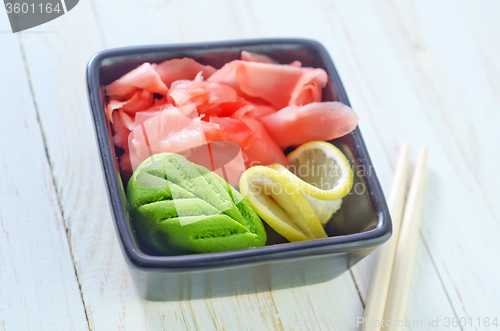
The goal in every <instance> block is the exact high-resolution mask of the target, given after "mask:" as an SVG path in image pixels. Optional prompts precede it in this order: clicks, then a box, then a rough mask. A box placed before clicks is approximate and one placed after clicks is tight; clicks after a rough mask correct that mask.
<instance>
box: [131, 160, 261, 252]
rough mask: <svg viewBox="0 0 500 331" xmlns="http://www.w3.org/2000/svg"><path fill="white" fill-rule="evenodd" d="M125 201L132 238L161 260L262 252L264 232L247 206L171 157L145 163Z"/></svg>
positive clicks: (206, 174) (215, 180) (198, 169)
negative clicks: (253, 250)
mask: <svg viewBox="0 0 500 331" xmlns="http://www.w3.org/2000/svg"><path fill="white" fill-rule="evenodd" d="M127 200H128V203H129V206H130V214H131V216H132V220H133V223H134V227H135V229H136V232H137V234H138V235H139V236H140V237H141V238H142V239H143V240H144V241H145V242H146V243H148V244H149V245H150V246H151V247H152V248H154V249H155V250H157V251H158V252H159V253H161V254H164V255H181V254H192V253H212V252H223V251H230V250H238V249H245V248H251V247H259V246H264V245H265V244H266V239H267V237H266V232H265V230H264V226H263V224H262V221H261V219H260V217H259V216H258V215H257V213H256V212H255V211H254V210H253V209H252V207H251V206H250V204H249V203H248V201H247V200H246V199H245V198H244V197H243V196H242V195H241V194H240V193H239V192H238V191H237V190H235V189H234V188H233V187H231V186H230V185H229V184H228V183H227V182H226V181H224V180H223V179H222V178H221V177H220V176H218V175H217V174H215V173H213V172H211V171H209V170H207V169H206V168H204V167H202V166H199V165H197V164H194V163H192V162H190V161H188V160H187V159H186V158H185V157H183V156H181V155H178V154H173V153H161V154H156V155H153V156H152V157H150V158H148V159H146V160H145V161H144V162H142V163H141V165H140V166H139V167H138V168H137V170H136V171H135V172H134V174H133V175H132V178H131V179H130V181H129V183H128V186H127Z"/></svg>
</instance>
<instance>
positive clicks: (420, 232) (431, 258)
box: [418, 230, 464, 331]
mask: <svg viewBox="0 0 500 331" xmlns="http://www.w3.org/2000/svg"><path fill="white" fill-rule="evenodd" d="M418 232H419V234H420V239H422V243H423V244H424V247H425V250H426V251H427V254H428V255H429V259H430V260H431V263H432V267H433V268H434V270H435V271H436V275H437V277H438V279H439V283H441V287H442V288H443V291H444V294H445V295H446V299H447V300H448V303H449V304H450V307H451V310H452V311H453V314H454V315H455V318H456V319H457V320H460V319H459V317H458V315H457V312H456V310H455V307H454V306H453V302H452V301H451V298H450V295H449V294H448V290H447V289H446V286H445V285H444V282H443V278H441V275H440V274H439V270H438V268H437V265H436V262H435V261H434V258H433V257H432V255H431V252H430V250H429V246H427V241H425V238H424V236H423V234H422V230H419V231H418ZM458 326H459V327H460V330H461V331H464V329H463V328H462V325H460V323H458Z"/></svg>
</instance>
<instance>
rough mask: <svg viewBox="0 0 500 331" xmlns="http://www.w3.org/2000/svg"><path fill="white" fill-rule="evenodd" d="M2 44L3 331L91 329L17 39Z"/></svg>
mask: <svg viewBox="0 0 500 331" xmlns="http://www.w3.org/2000/svg"><path fill="white" fill-rule="evenodd" d="M9 29H10V27H9V23H8V20H7V15H3V14H2V15H1V17H0V30H4V31H8V30H9ZM0 43H1V45H2V52H0V72H1V73H2V75H1V76H0V98H1V99H2V100H3V105H2V117H3V118H2V120H1V121H0V140H1V141H2V144H0V164H1V172H2V173H1V175H0V186H1V188H2V189H1V190H0V330H88V324H87V321H86V318H85V311H84V308H83V304H82V299H81V297H80V291H79V288H78V282H77V280H76V277H75V270H74V266H73V261H72V259H71V254H70V247H69V245H68V239H67V236H66V230H65V228H64V223H63V219H62V216H61V209H60V206H59V203H58V199H57V194H56V191H55V189H54V185H53V178H52V174H51V169H50V165H49V163H48V160H47V155H46V153H45V146H44V142H43V137H42V133H41V131H40V125H39V122H38V120H37V113H36V108H35V104H34V103H33V98H32V96H31V92H30V86H29V77H28V74H27V72H26V70H25V64H24V63H23V57H22V54H21V49H20V45H19V41H18V37H17V36H16V35H13V34H1V35H0Z"/></svg>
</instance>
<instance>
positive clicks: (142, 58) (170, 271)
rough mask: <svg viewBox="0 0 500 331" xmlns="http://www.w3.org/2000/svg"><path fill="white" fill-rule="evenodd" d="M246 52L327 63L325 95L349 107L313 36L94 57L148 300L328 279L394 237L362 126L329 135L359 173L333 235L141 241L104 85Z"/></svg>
mask: <svg viewBox="0 0 500 331" xmlns="http://www.w3.org/2000/svg"><path fill="white" fill-rule="evenodd" d="M242 50H247V51H251V52H257V53H261V54H266V55H268V56H270V57H272V58H274V59H275V60H277V61H278V62H280V63H291V62H293V61H295V60H298V61H301V62H302V63H303V65H304V66H309V67H316V68H323V69H325V70H326V72H327V73H328V77H329V80H328V85H327V86H326V88H325V89H324V90H323V100H325V101H332V100H338V101H341V102H343V103H344V104H347V105H349V100H348V99H347V96H346V93H345V91H344V87H343V86H342V83H341V81H340V78H339V76H338V74H337V71H336V70H335V67H334V65H333V62H332V60H331V58H330V56H329V55H328V52H327V51H326V49H325V48H324V47H323V46H322V45H321V44H319V43H318V42H316V41H312V40H307V39H257V40H239V41H223V42H211V43H199V44H181V45H153V46H139V47H127V48H120V49H113V50H107V51H103V52H100V53H98V54H96V55H95V56H94V57H92V59H91V60H90V61H89V64H88V67H87V87H88V96H89V102H90V108H91V110H92V115H93V118H94V126H95V132H96V137H97V144H98V147H99V152H100V159H101V163H102V170H103V173H104V179H105V181H106V188H107V191H108V196H109V202H110V207H111V210H112V214H113V216H114V220H115V222H114V223H115V229H116V232H117V234H118V238H119V242H120V245H121V248H122V252H123V255H124V257H125V260H126V261H127V264H128V266H129V269H130V273H131V274H132V278H133V280H134V283H135V285H136V287H137V290H138V292H139V294H140V295H141V296H142V297H144V298H145V299H148V300H156V301H168V300H185V299H196V298H208V297H219V296H227V295H237V294H243V293H252V292H257V291H267V290H271V289H273V290H274V289H281V288H287V287H293V286H301V285H307V284H314V283H318V282H324V281H327V280H330V279H332V278H335V277H337V276H339V275H340V274H342V273H343V272H345V271H347V270H348V269H349V268H350V267H352V266H353V265H354V264H356V263H357V262H359V261H360V260H361V259H362V258H364V257H365V256H367V255H368V254H369V253H370V252H372V251H373V250H374V249H375V248H377V247H378V246H379V245H381V244H382V243H384V242H385V241H387V240H388V239H389V237H390V236H391V232H392V227H391V219H390V216H389V211H388V208H387V204H386V201H385V198H384V194H383V192H382V189H381V187H380V183H379V181H378V179H377V175H376V174H375V171H374V169H373V166H372V162H371V160H370V156H369V155H368V151H367V150H366V146H365V143H364V141H363V137H362V136H361V132H360V131H359V128H357V129H356V130H355V131H353V132H352V133H350V134H348V135H346V136H344V137H342V138H339V139H335V140H333V141H331V142H332V143H333V144H335V145H336V146H337V147H339V148H340V149H341V150H342V151H343V152H344V153H345V155H346V156H347V157H348V159H350V162H351V164H352V165H353V167H354V174H355V178H354V186H353V190H352V191H351V193H350V195H348V196H347V197H346V198H344V202H343V205H342V208H341V209H340V210H339V211H338V212H337V213H336V214H334V217H333V218H332V220H331V221H330V222H329V223H328V224H327V226H326V232H327V234H328V235H329V238H326V239H317V240H311V241H304V242H296V243H286V242H285V241H284V240H283V238H281V237H280V236H279V235H277V234H276V233H274V232H273V231H272V230H271V229H269V228H267V230H269V231H268V243H267V245H266V246H264V247H259V248H252V249H245V250H239V251H230V252H222V253H210V254H197V255H185V256H158V255H155V253H154V252H151V251H149V250H148V249H147V248H146V246H145V245H143V244H142V243H141V241H140V239H139V238H138V237H137V236H136V234H135V231H134V227H133V223H132V221H131V220H130V217H129V213H128V205H127V201H126V198H125V193H124V190H123V184H122V180H121V177H120V174H119V167H118V163H117V159H116V155H115V149H114V144H113V139H112V130H111V127H110V125H109V123H108V121H107V119H106V116H105V112H104V109H105V102H106V97H105V94H104V86H106V85H107V84H109V83H111V82H112V81H114V80H115V79H117V78H119V77H121V76H122V75H123V74H125V73H127V72H128V71H130V70H132V69H134V68H135V67H137V66H138V65H139V64H141V63H143V62H146V61H147V62H151V63H158V62H161V61H164V60H167V59H172V58H182V57H190V58H193V59H195V60H197V61H198V62H201V63H203V64H210V65H212V66H214V67H216V68H220V67H221V66H222V65H223V64H225V63H227V62H229V61H231V60H234V59H238V58H239V56H240V52H241V51H242Z"/></svg>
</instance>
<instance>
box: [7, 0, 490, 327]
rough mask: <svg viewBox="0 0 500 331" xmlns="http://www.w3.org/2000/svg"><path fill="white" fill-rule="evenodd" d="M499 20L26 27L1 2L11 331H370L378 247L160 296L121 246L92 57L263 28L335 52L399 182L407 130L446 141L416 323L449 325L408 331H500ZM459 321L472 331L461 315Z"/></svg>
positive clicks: (386, 177)
mask: <svg viewBox="0 0 500 331" xmlns="http://www.w3.org/2000/svg"><path fill="white" fill-rule="evenodd" d="M284 9H286V11H283V10H284ZM499 15H500V2H499V1H495V0H490V1H487V0H485V1H472V0H470V1H453V2H452V1H443V0H439V1H437V0H414V1H407V0H403V1H396V0H382V1H359V0H356V1H340V0H337V1H329V0H328V1H327V0H309V1H291V0H288V1H272V0H262V1H239V0H238V1H236V0H226V1H222V0H221V1H208V0H199V1H196V0H189V1H188V0H170V1H166V0H143V1H137V0H81V1H80V3H79V4H78V6H77V7H75V9H73V10H72V11H71V12H69V13H68V14H66V15H64V16H63V17H60V18H59V19H56V20H54V21H52V22H49V23H47V24H45V25H42V26H40V27H37V28H34V29H32V30H29V31H27V32H24V33H19V34H16V35H14V34H12V33H8V32H6V31H9V30H10V27H9V25H8V20H7V15H6V13H5V11H4V10H3V9H0V30H1V31H2V33H0V96H1V97H0V112H1V118H0V330H9V331H10V330H51V331H53V330H87V329H90V330H99V331H100V330H103V331H111V330H134V331H136V330H196V329H201V330H299V329H301V330H302V329H304V330H306V329H307V330H355V329H357V328H356V327H354V326H352V324H351V321H352V320H355V319H356V318H357V317H358V316H362V314H363V305H364V301H365V299H366V295H367V290H368V286H369V282H370V275H371V270H372V265H373V256H370V257H368V258H366V259H365V260H363V261H362V262H361V263H359V264H358V265H356V266H355V267H353V268H352V270H351V271H350V272H347V273H345V274H343V275H342V276H340V277H338V278H337V279H335V280H332V281H329V282H327V283H323V284H318V285H314V286H309V287H301V288H295V289H288V290H280V291H272V292H265V293H259V294H252V295H242V296H237V297H229V298H218V299H212V300H196V301H185V302H168V303H157V302H148V301H145V300H143V299H141V298H140V297H139V296H138V295H137V294H136V292H135V289H134V285H133V284H132V280H131V277H130V275H129V272H128V270H127V267H126V265H125V262H124V259H123V257H122V254H121V251H120V248H119V246H118V242H117V239H116V236H115V233H114V229H113V225H112V220H111V216H110V212H109V209H108V202H107V197H106V194H105V190H104V185H103V180H102V176H101V169H100V165H99V160H98V158H97V156H98V154H97V148H96V143H95V139H94V132H93V128H92V124H91V117H90V111H89V108H88V104H87V95H86V90H85V76H84V72H85V65H86V63H87V61H88V60H89V58H90V57H91V56H92V54H94V53H96V52H98V51H100V50H103V49H107V48H114V47H119V46H128V45H140V44H159V43H180V42H196V41H207V40H225V39H239V38H260V37H306V38H313V39H316V40H319V41H320V42H322V43H323V44H324V45H325V46H326V47H327V49H328V50H329V52H330V54H331V55H332V57H333V59H334V62H335V64H336V66H337V69H338V71H339V73H340V75H341V78H342V80H343V82H344V85H345V87H346V90H347V93H348V95H349V98H350V100H351V103H352V105H353V108H354V109H355V111H356V112H357V113H358V114H359V115H360V116H361V122H360V127H361V129H362V132H363V134H364V137H365V140H366V142H367V145H368V148H369V151H370V154H371V157H372V160H373V162H374V164H375V166H376V171H377V173H378V175H379V178H380V180H381V182H382V185H383V187H384V189H385V190H386V191H387V190H388V188H389V187H390V184H391V180H392V176H393V171H394V164H395V160H396V157H397V153H398V148H399V145H400V144H401V143H402V142H404V141H408V142H410V143H411V145H412V146H413V147H414V148H413V153H412V154H413V157H414V156H415V153H416V151H417V148H418V147H419V146H424V145H425V146H427V147H428V148H429V150H430V155H429V174H428V182H427V189H426V195H425V202H424V204H425V205H424V211H423V218H422V228H421V233H420V239H419V243H418V247H417V253H416V261H415V266H414V269H413V274H412V281H411V289H410V294H409V299H408V305H407V308H406V318H407V319H408V320H410V321H412V322H414V321H420V320H422V321H423V322H424V323H428V320H429V318H430V319H432V320H435V319H436V318H439V323H440V324H439V327H438V328H428V327H425V326H424V327H420V328H419V327H418V326H415V325H412V326H411V327H408V328H406V329H407V330H449V329H451V330H453V329H461V330H490V329H493V330H494V329H496V328H494V327H493V326H490V327H489V328H486V327H485V326H484V322H485V318H489V319H490V321H491V322H492V321H493V320H494V318H495V317H497V318H498V320H497V321H498V322H499V323H500V285H499V276H498V275H499V274H500V259H499V256H500V203H498V201H499V198H500V176H499V175H498V166H499V164H500V148H499V145H500V130H499V125H500V19H499ZM454 317H456V318H461V317H465V318H467V326H465V327H453V326H452V325H450V326H449V327H445V319H446V318H450V319H452V318H454ZM469 318H472V327H471V325H470V320H469ZM478 318H480V320H479V321H480V322H481V325H479V321H478ZM342 322H344V325H345V324H346V323H349V325H348V326H343V327H342V326H340V327H339V326H337V327H335V325H338V323H342ZM424 325H426V324H424Z"/></svg>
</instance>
